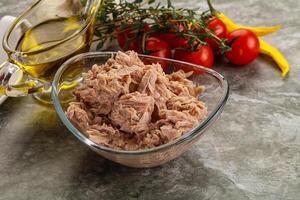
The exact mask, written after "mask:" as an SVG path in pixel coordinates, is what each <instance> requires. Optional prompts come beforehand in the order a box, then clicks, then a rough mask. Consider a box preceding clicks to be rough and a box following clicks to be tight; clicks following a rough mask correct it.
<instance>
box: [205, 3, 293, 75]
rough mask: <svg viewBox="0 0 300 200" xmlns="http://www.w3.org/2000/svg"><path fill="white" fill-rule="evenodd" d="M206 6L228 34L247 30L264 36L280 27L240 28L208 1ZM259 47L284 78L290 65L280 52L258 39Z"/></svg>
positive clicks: (240, 26)
mask: <svg viewBox="0 0 300 200" xmlns="http://www.w3.org/2000/svg"><path fill="white" fill-rule="evenodd" d="M207 3H208V6H209V9H210V11H211V12H212V13H213V14H214V15H215V16H216V17H218V18H219V19H220V20H222V21H223V22H224V24H225V25H226V28H227V30H228V32H232V31H234V30H237V29H241V28H243V29H248V30H251V31H252V32H254V33H255V34H256V35H257V36H264V35H267V34H270V33H274V32H275V31H277V30H278V29H280V27H281V26H280V25H277V26H273V27H248V26H242V25H239V24H236V23H234V22H233V21H232V20H231V19H230V18H228V17H227V16H226V15H225V14H223V13H221V12H219V11H216V10H215V9H214V8H213V7H212V5H211V2H210V0H207ZM259 45H260V53H262V54H265V55H268V56H270V57H271V58H272V59H273V60H274V61H275V62H276V63H277V65H278V67H279V68H280V70H281V76H282V77H285V76H286V75H287V74H288V72H289V71H290V64H289V63H288V61H287V60H286V59H285V57H284V56H283V55H282V54H281V53H280V51H279V50H278V49H277V48H275V47H273V46H272V45H270V44H269V43H267V42H265V41H263V40H262V39H259Z"/></svg>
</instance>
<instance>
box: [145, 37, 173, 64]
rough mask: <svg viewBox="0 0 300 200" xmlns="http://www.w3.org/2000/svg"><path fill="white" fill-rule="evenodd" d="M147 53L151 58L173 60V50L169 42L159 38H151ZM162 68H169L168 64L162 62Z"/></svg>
mask: <svg viewBox="0 0 300 200" xmlns="http://www.w3.org/2000/svg"><path fill="white" fill-rule="evenodd" d="M145 49H146V53H148V54H149V55H151V56H156V57H161V58H171V55H172V53H171V48H170V46H169V45H168V43H167V42H165V41H164V40H162V39H160V38H157V37H149V38H148V39H147V41H146V47H145ZM160 64H161V66H162V67H163V68H166V67H167V63H166V62H163V61H161V62H160Z"/></svg>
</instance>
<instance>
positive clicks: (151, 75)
mask: <svg viewBox="0 0 300 200" xmlns="http://www.w3.org/2000/svg"><path fill="white" fill-rule="evenodd" d="M191 74H192V73H185V72H183V71H177V72H174V73H172V74H168V75H167V74H165V73H164V72H163V70H162V68H161V66H160V65H159V64H151V65H146V64H144V63H143V62H142V61H141V60H140V59H139V57H138V55H137V53H135V52H133V51H128V52H125V53H123V52H118V53H117V54H116V56H115V57H114V58H113V57H112V58H110V59H108V61H107V62H106V63H105V64H102V65H94V66H92V68H91V70H89V71H88V72H87V73H85V74H83V80H84V81H83V84H82V86H80V87H78V88H76V89H75V90H74V95H75V96H76V98H77V101H76V102H72V103H70V105H69V107H68V109H67V111H66V115H67V117H68V118H69V119H70V120H71V121H72V122H73V123H74V124H75V125H76V126H77V127H78V128H79V129H80V130H81V131H82V132H84V133H86V134H87V136H88V137H89V138H90V139H91V140H92V141H94V142H95V143H97V144H101V145H105V146H107V147H110V148H115V149H123V150H139V149H148V148H153V147H156V146H159V145H162V144H166V143H168V142H170V141H172V140H175V139H177V138H179V137H181V136H182V135H183V134H184V133H186V132H188V131H189V130H191V129H193V128H194V127H195V126H197V124H199V122H200V121H201V120H203V119H204V118H205V117H206V114H207V109H206V106H205V104H204V103H203V102H202V101H200V100H198V97H199V95H200V94H201V93H202V92H203V91H204V87H203V86H196V85H194V83H193V82H192V81H191V80H189V79H188V77H189V76H190V75H191Z"/></svg>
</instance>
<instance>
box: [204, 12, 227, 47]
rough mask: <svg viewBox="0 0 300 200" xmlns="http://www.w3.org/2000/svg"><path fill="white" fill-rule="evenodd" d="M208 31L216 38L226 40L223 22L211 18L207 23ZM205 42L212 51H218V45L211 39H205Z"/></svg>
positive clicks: (225, 29)
mask: <svg viewBox="0 0 300 200" xmlns="http://www.w3.org/2000/svg"><path fill="white" fill-rule="evenodd" d="M207 28H208V29H210V30H211V31H213V32H214V34H215V35H216V36H218V37H219V38H221V39H222V38H226V37H227V28H226V25H225V24H224V22H223V21H222V20H220V19H218V18H213V19H212V20H211V21H210V22H209V23H208V27H207ZM205 42H207V44H208V45H209V46H210V47H211V48H212V49H213V50H218V49H219V44H218V42H217V41H215V40H214V39H212V38H206V39H205Z"/></svg>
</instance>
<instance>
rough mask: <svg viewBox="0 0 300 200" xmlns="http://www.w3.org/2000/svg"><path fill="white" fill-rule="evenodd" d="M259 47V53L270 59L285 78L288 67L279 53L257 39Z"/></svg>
mask: <svg viewBox="0 0 300 200" xmlns="http://www.w3.org/2000/svg"><path fill="white" fill-rule="evenodd" d="M259 46H260V53H262V54H265V55H268V56H270V57H272V58H273V60H274V61H275V62H276V63H277V65H278V66H279V68H280V69H281V76H282V77H285V76H286V75H287V73H288V72H289V70H290V65H289V63H288V61H287V60H286V59H285V57H284V56H283V55H282V54H281V53H280V51H279V50H278V49H276V48H275V47H273V46H272V45H270V44H269V43H267V42H265V41H263V40H262V39H259Z"/></svg>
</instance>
